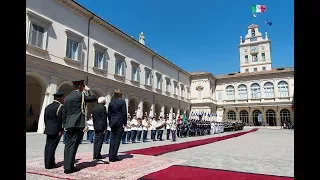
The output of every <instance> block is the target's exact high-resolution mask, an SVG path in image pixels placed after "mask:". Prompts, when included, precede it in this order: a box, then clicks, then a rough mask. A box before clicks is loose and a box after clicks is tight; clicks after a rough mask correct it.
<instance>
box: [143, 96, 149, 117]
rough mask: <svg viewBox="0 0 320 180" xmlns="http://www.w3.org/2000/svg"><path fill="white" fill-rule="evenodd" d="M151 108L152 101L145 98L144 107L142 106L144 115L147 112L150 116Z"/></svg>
mask: <svg viewBox="0 0 320 180" xmlns="http://www.w3.org/2000/svg"><path fill="white" fill-rule="evenodd" d="M150 109H151V102H150V101H148V100H145V101H144V102H143V108H142V112H143V115H145V114H147V115H148V116H149V115H150Z"/></svg>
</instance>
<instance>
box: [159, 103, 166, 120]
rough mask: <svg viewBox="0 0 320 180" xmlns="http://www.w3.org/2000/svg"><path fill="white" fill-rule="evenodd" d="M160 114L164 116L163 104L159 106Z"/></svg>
mask: <svg viewBox="0 0 320 180" xmlns="http://www.w3.org/2000/svg"><path fill="white" fill-rule="evenodd" d="M160 116H162V117H164V116H165V114H164V105H162V106H161V111H160Z"/></svg>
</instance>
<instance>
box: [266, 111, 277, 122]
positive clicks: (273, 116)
mask: <svg viewBox="0 0 320 180" xmlns="http://www.w3.org/2000/svg"><path fill="white" fill-rule="evenodd" d="M266 119H267V124H268V125H269V126H276V125H277V123H276V112H275V111H274V110H272V109H269V110H267V112H266Z"/></svg>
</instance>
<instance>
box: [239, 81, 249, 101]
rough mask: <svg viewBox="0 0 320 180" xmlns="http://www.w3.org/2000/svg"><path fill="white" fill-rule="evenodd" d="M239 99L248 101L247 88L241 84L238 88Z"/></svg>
mask: <svg viewBox="0 0 320 180" xmlns="http://www.w3.org/2000/svg"><path fill="white" fill-rule="evenodd" d="M238 95H239V97H238V99H242V100H243V99H248V91H247V86H246V85H244V84H241V85H239V86H238Z"/></svg>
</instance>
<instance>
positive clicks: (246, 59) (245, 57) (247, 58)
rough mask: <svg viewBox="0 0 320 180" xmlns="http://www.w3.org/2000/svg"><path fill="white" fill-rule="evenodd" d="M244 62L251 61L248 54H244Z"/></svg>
mask: <svg viewBox="0 0 320 180" xmlns="http://www.w3.org/2000/svg"><path fill="white" fill-rule="evenodd" d="M244 62H245V63H246V64H247V63H248V62H249V57H248V55H245V56H244Z"/></svg>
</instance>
